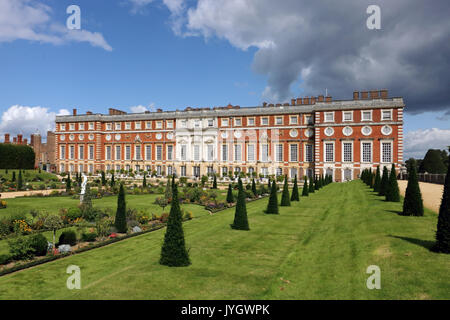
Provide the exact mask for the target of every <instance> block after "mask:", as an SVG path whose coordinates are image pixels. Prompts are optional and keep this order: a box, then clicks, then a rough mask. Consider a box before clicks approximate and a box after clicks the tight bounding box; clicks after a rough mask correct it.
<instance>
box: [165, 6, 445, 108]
mask: <svg viewBox="0 0 450 320" xmlns="http://www.w3.org/2000/svg"><path fill="white" fill-rule="evenodd" d="M169 2H177V3H178V5H177V6H170V5H168V3H169ZM164 3H165V4H166V6H167V7H168V8H169V10H171V12H172V19H173V21H172V23H173V24H176V28H175V29H176V30H177V33H178V34H181V35H183V36H202V37H204V38H205V39H208V38H210V37H217V38H220V39H224V40H226V41H228V42H229V43H230V44H231V45H233V46H235V47H237V48H239V49H242V50H247V49H248V48H250V47H254V48H256V49H257V51H256V53H255V56H254V60H253V65H252V68H253V70H254V71H255V72H256V73H259V74H263V75H266V76H267V86H266V88H265V90H264V92H263V93H262V96H263V98H265V99H269V100H275V101H283V100H284V101H286V100H288V99H289V98H290V97H292V96H296V95H298V94H300V93H301V91H303V92H305V94H308V95H315V94H319V93H323V92H324V91H325V88H328V90H329V93H330V94H331V95H332V96H334V97H335V98H349V97H351V92H352V91H353V90H365V89H369V90H370V89H382V88H386V89H389V90H390V92H391V94H392V95H394V96H403V97H404V98H405V101H406V104H407V109H406V111H407V112H409V113H420V112H424V111H437V110H444V109H446V108H448V107H449V101H450V90H448V88H447V86H448V83H450V74H449V73H448V70H449V69H450V60H449V59H448V57H449V56H450V42H449V41H448V39H450V19H448V12H450V2H449V1H448V0H436V1H432V2H429V1H428V2H427V1H422V0H396V1H389V0H379V1H377V3H376V4H377V5H379V6H380V8H381V30H369V29H367V27H366V20H367V18H368V17H369V15H368V14H367V13H366V9H367V7H368V6H369V5H371V4H373V1H369V0H363V1H354V0H340V1H335V0H322V1H307V0H285V1H272V0H227V1H215V0H198V1H197V2H194V3H193V5H192V2H188V1H184V2H183V1H181V0H164ZM188 4H191V5H190V6H189V7H188ZM174 8H175V9H174Z"/></svg>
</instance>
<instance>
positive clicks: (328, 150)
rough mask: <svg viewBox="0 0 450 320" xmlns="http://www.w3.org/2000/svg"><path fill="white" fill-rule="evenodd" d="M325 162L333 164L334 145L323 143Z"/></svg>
mask: <svg viewBox="0 0 450 320" xmlns="http://www.w3.org/2000/svg"><path fill="white" fill-rule="evenodd" d="M325 162H334V143H333V142H325Z"/></svg>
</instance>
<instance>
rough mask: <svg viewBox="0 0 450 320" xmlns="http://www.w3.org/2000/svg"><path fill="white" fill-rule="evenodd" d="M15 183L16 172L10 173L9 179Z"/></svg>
mask: <svg viewBox="0 0 450 320" xmlns="http://www.w3.org/2000/svg"><path fill="white" fill-rule="evenodd" d="M15 181H16V172H15V171H13V173H12V178H11V182H15Z"/></svg>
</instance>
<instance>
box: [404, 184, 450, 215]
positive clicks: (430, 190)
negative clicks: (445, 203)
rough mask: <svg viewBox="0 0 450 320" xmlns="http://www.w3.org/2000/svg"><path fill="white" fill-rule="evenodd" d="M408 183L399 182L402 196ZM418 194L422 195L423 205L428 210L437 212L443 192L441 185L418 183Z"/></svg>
mask: <svg viewBox="0 0 450 320" xmlns="http://www.w3.org/2000/svg"><path fill="white" fill-rule="evenodd" d="M407 184H408V181H406V180H399V181H398V187H399V188H400V193H401V195H402V196H404V195H405V190H406V186H407ZM419 186H420V192H421V193H422V199H423V205H424V206H425V207H427V208H428V209H431V210H433V211H435V212H439V206H440V205H441V200H442V193H443V192H444V186H443V185H442V184H435V183H426V182H419Z"/></svg>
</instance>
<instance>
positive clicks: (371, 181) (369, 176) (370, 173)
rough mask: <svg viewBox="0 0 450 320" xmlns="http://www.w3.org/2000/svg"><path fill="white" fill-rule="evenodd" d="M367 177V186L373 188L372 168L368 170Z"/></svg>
mask: <svg viewBox="0 0 450 320" xmlns="http://www.w3.org/2000/svg"><path fill="white" fill-rule="evenodd" d="M368 179H369V183H368V185H369V187H370V188H373V182H374V176H373V172H372V169H370V170H369V174H368Z"/></svg>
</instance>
